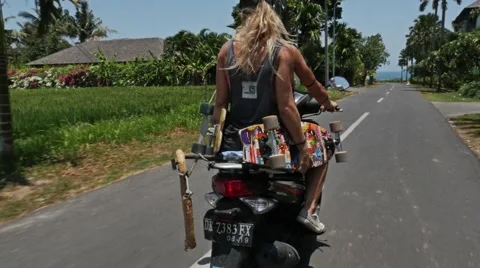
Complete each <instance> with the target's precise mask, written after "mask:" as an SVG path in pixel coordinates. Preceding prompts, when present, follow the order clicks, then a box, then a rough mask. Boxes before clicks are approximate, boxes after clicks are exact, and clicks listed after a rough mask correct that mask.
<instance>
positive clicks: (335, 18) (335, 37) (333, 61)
mask: <svg viewBox="0 0 480 268" xmlns="http://www.w3.org/2000/svg"><path fill="white" fill-rule="evenodd" d="M336 11H337V0H333V41H332V44H333V59H332V77H335V49H336V47H337V46H336V45H337V35H336V28H337V15H336Z"/></svg>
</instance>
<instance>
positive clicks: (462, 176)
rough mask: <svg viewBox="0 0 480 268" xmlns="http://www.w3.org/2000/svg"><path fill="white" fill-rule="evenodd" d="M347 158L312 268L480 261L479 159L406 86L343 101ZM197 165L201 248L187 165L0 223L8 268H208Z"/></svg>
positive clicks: (335, 180) (338, 167)
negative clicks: (184, 184) (182, 180)
mask: <svg viewBox="0 0 480 268" xmlns="http://www.w3.org/2000/svg"><path fill="white" fill-rule="evenodd" d="M340 104H341V106H342V107H343V108H344V110H345V112H343V113H336V114H324V115H322V116H320V118H319V120H320V122H322V123H324V124H327V123H328V121H329V120H338V119H340V120H342V121H343V122H344V127H345V129H347V128H349V129H348V130H347V131H346V133H345V134H344V137H345V136H346V139H345V142H344V146H345V149H346V150H348V153H349V158H350V161H349V162H348V163H342V164H336V163H334V162H333V163H332V164H331V168H330V170H329V174H328V178H327V183H326V185H325V193H324V194H325V195H324V199H323V204H322V211H321V218H322V220H323V221H324V223H325V224H326V226H327V228H328V231H327V233H326V234H324V235H322V236H319V238H318V240H319V241H320V242H321V243H319V248H318V250H316V251H315V252H314V254H313V255H312V258H311V261H310V265H311V267H342V268H343V267H356V268H358V267H368V268H374V267H399V268H405V267H408V268H413V267H421V268H425V267H449V268H450V267H480V213H479V211H480V161H479V160H478V158H477V157H476V156H475V155H474V154H473V153H472V152H471V151H470V150H469V149H468V147H467V146H466V145H465V144H464V143H463V142H462V141H461V140H460V139H459V138H458V136H457V135H456V134H455V132H454V131H453V130H452V129H451V128H450V126H449V125H448V122H447V121H446V119H444V118H443V117H442V115H441V114H440V113H439V111H438V110H437V109H436V108H435V107H434V106H433V105H432V104H431V103H429V102H427V101H426V100H425V99H423V98H422V97H421V96H420V94H419V93H418V92H415V91H412V90H411V89H409V88H406V87H405V86H403V85H399V84H396V85H384V86H381V87H379V88H376V89H365V90H361V92H360V94H358V95H356V96H353V97H349V98H347V99H345V100H342V101H341V102H340ZM211 175H212V173H211V172H210V173H209V172H208V171H207V170H206V169H205V168H204V166H201V165H200V166H197V168H196V171H195V173H194V174H193V177H192V178H191V182H190V186H191V188H192V190H193V191H194V200H193V201H194V210H195V217H196V228H197V229H196V231H197V243H198V246H197V248H196V249H194V250H192V251H189V252H184V251H183V239H184V231H183V220H182V212H181V203H180V198H179V195H180V190H179V184H178V178H177V176H176V173H175V172H174V171H172V170H171V169H170V168H169V166H164V167H160V168H158V169H154V170H151V171H148V172H145V173H143V174H140V175H136V176H133V177H130V178H127V179H125V180H123V181H120V182H118V183H115V184H113V185H111V186H108V187H105V188H102V189H99V190H96V191H92V192H89V193H87V194H83V195H81V196H79V197H77V198H75V199H72V200H69V201H67V202H65V203H62V204H59V205H56V206H52V207H48V208H44V209H41V210H39V211H37V212H35V213H32V214H30V215H28V216H27V217H24V218H22V219H19V220H16V221H12V222H10V223H7V224H3V225H0V267H1V268H13V267H15V268H25V267H35V268H46V267H58V268H67V267H82V268H83V267H88V268H95V267H115V268H132V267H135V268H136V267H181V268H182V267H185V268H189V267H190V268H193V267H209V266H208V257H207V256H206V255H205V254H206V253H208V251H209V249H210V248H209V244H208V243H207V241H204V240H203V235H202V232H201V228H202V216H203V213H204V212H205V210H206V209H207V208H208V205H207V204H206V203H205V202H204V201H203V195H204V194H205V193H206V192H208V191H209V190H210V177H211Z"/></svg>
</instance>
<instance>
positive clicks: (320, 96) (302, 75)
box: [288, 45, 328, 104]
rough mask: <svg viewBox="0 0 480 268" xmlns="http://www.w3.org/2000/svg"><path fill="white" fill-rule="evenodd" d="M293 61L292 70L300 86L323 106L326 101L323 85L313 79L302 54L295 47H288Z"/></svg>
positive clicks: (313, 76)
mask: <svg viewBox="0 0 480 268" xmlns="http://www.w3.org/2000/svg"><path fill="white" fill-rule="evenodd" d="M288 48H289V50H290V51H291V53H292V57H293V60H294V70H295V74H297V76H298V78H299V79H300V81H301V82H302V84H303V85H304V86H305V87H307V89H308V91H309V92H310V94H312V96H313V97H314V98H315V99H316V100H317V101H318V103H320V104H323V103H325V102H326V101H327V100H328V93H327V91H326V90H325V88H324V87H323V85H322V84H321V83H320V82H318V81H317V80H316V79H315V75H314V74H313V72H312V70H310V68H309V67H308V65H307V63H306V62H305V59H304V58H303V55H302V53H301V52H300V51H299V50H298V48H296V47H295V46H292V45H291V46H288Z"/></svg>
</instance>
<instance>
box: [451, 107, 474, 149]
mask: <svg viewBox="0 0 480 268" xmlns="http://www.w3.org/2000/svg"><path fill="white" fill-rule="evenodd" d="M450 120H452V121H453V124H454V126H455V130H456V131H457V132H458V134H459V136H460V137H461V138H462V139H463V140H464V141H465V143H467V145H468V146H469V147H470V148H471V149H472V151H473V152H475V154H476V155H477V156H478V157H479V158H480V114H466V115H462V116H457V117H453V118H450Z"/></svg>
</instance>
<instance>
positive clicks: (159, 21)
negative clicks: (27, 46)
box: [4, 0, 474, 71]
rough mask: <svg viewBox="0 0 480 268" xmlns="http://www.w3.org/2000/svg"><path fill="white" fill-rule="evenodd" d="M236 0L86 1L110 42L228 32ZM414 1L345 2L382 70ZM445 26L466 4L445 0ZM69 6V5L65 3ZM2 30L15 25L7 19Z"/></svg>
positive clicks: (14, 3)
mask: <svg viewBox="0 0 480 268" xmlns="http://www.w3.org/2000/svg"><path fill="white" fill-rule="evenodd" d="M237 1H238V0H208V1H201V0H176V1H167V0H160V1H158V0H135V1H131V0H90V5H91V8H92V9H93V11H94V13H95V15H96V16H97V17H100V18H101V19H102V20H103V22H104V25H106V26H108V27H110V28H113V29H115V30H117V31H118V33H117V34H114V35H111V36H110V38H139V37H167V36H170V35H173V34H175V33H176V32H178V31H179V30H182V29H185V30H189V31H192V32H198V31H200V30H201V29H203V28H208V29H210V30H212V31H215V32H229V33H232V30H231V29H229V28H227V27H226V25H228V24H230V23H231V22H232V18H231V11H232V7H233V6H234V5H235V4H236V3H237ZM419 2H420V1H418V0H344V3H343V7H344V13H343V20H344V21H345V22H346V23H348V24H349V25H350V26H351V27H354V28H357V29H358V30H359V31H361V32H362V33H363V34H364V35H371V34H376V33H380V34H381V35H382V36H383V39H384V41H385V44H386V46H387V49H388V50H389V52H390V54H391V56H390V59H389V60H390V63H391V64H390V65H387V66H383V67H382V68H381V70H384V71H385V70H386V71H390V70H398V69H399V68H398V67H397V66H396V64H397V59H398V54H399V52H400V50H401V49H402V48H403V47H404V44H405V35H406V34H407V33H408V27H410V26H411V25H412V23H413V20H414V19H415V18H416V17H417V16H418V15H419V14H420V12H419V11H418V4H419ZM449 2H450V3H449V10H448V12H447V24H446V25H447V27H448V28H451V21H452V20H453V19H454V18H455V17H456V16H457V15H458V14H459V13H460V11H461V10H462V9H463V8H464V7H465V6H467V5H469V4H471V3H472V2H474V0H469V1H464V3H463V4H462V6H458V5H456V4H455V3H454V1H451V0H450V1H449ZM33 3H34V0H7V4H6V6H5V9H4V15H5V16H12V15H13V16H15V15H17V14H18V12H20V11H22V10H30V9H31V8H33ZM66 5H68V4H66ZM7 27H15V22H14V21H13V20H12V21H11V22H9V23H8V24H7Z"/></svg>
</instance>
